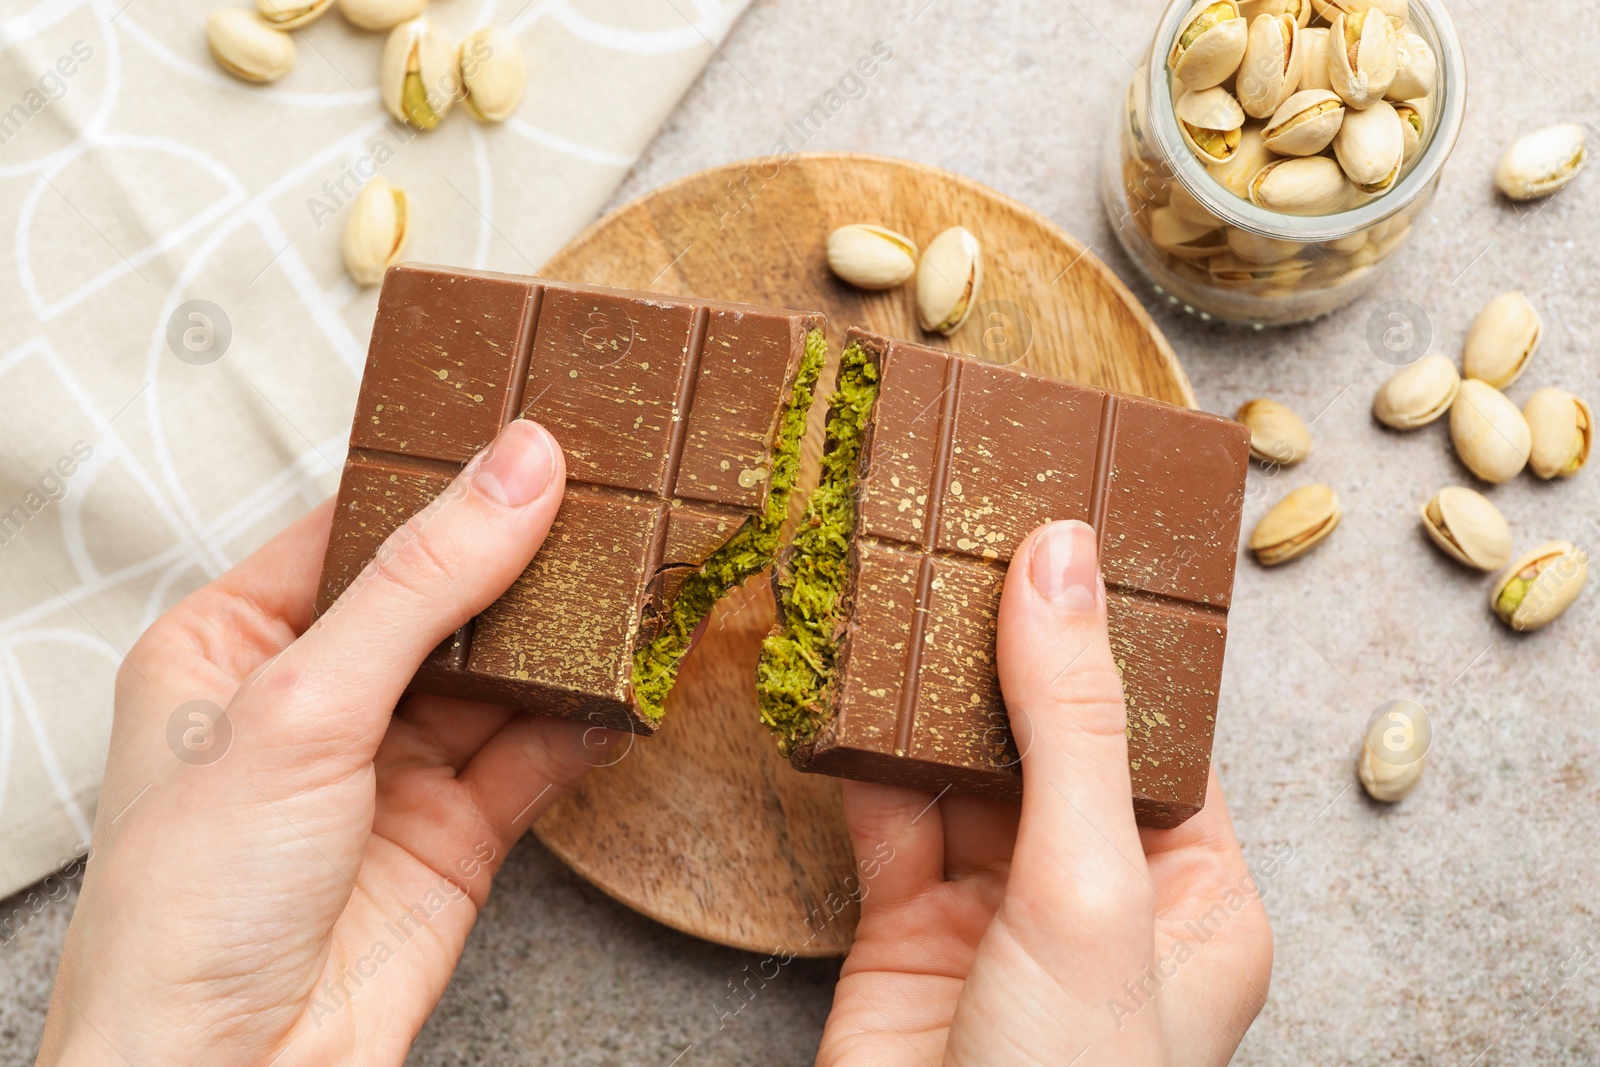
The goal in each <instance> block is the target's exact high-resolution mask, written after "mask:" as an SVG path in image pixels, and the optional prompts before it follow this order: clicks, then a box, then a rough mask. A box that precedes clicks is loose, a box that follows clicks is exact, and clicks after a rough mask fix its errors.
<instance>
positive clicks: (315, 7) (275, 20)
mask: <svg viewBox="0 0 1600 1067" xmlns="http://www.w3.org/2000/svg"><path fill="white" fill-rule="evenodd" d="M332 6H333V0H256V10H257V11H259V12H261V17H262V18H264V19H266V20H267V21H268V22H270V23H272V24H273V25H274V26H276V27H277V28H278V29H280V30H298V29H299V28H300V27H301V26H307V25H310V24H311V23H313V22H315V21H317V20H318V19H319V18H321V17H322V15H323V12H325V11H327V10H328V8H330V7H332Z"/></svg>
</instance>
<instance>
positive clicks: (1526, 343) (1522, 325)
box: [1461, 292, 1544, 389]
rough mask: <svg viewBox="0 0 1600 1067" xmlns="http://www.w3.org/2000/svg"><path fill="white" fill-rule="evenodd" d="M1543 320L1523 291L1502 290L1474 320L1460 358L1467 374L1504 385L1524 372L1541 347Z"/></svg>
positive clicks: (1502, 387)
mask: <svg viewBox="0 0 1600 1067" xmlns="http://www.w3.org/2000/svg"><path fill="white" fill-rule="evenodd" d="M1543 336H1544V323H1543V322H1541V321H1540V319H1539V313H1538V312H1537V311H1535V310H1534V307H1533V304H1532V303H1531V302H1530V301H1529V300H1528V298H1527V297H1526V296H1524V295H1523V294H1522V293H1518V292H1511V293H1501V294H1500V295H1499V296H1497V297H1495V298H1494V299H1493V300H1491V301H1489V302H1488V303H1487V304H1485V305H1484V307H1483V310H1482V311H1480V312H1478V317H1477V318H1475V319H1473V320H1472V329H1471V330H1470V331H1469V332H1468V334H1467V346H1466V350H1465V352H1464V353H1463V356H1462V360H1461V367H1462V370H1463V371H1464V372H1465V373H1466V376H1467V377H1468V378H1477V379H1478V380H1479V381H1483V382H1488V383H1489V384H1490V385H1492V386H1494V387H1495V388H1496V389H1504V388H1505V387H1506V386H1508V385H1510V384H1511V383H1512V382H1514V381H1516V380H1517V378H1518V377H1520V376H1521V375H1522V372H1523V370H1524V369H1526V368H1527V366H1528V361H1529V360H1531V359H1532V358H1533V354H1534V353H1535V352H1537V351H1538V350H1539V341H1540V339H1541V338H1543Z"/></svg>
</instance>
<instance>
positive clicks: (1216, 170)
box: [1206, 123, 1274, 200]
mask: <svg viewBox="0 0 1600 1067" xmlns="http://www.w3.org/2000/svg"><path fill="white" fill-rule="evenodd" d="M1257 126H1258V124H1257V123H1251V124H1250V125H1248V126H1246V127H1245V128H1244V129H1243V130H1242V131H1241V132H1240V136H1239V147H1238V148H1237V149H1235V151H1234V153H1233V157H1232V158H1231V159H1229V160H1228V161H1227V162H1226V163H1207V164H1206V170H1207V171H1208V172H1210V174H1211V176H1212V177H1213V178H1215V179H1216V180H1217V182H1218V184H1220V185H1221V186H1222V187H1223V188H1225V189H1227V190H1228V191H1229V192H1230V193H1232V194H1234V195H1235V196H1237V197H1239V198H1241V199H1244V200H1248V199H1249V198H1250V179H1251V178H1253V177H1255V176H1256V174H1257V173H1258V172H1259V171H1260V170H1261V168H1262V167H1264V166H1266V165H1267V164H1268V163H1271V162H1272V160H1273V159H1274V156H1273V154H1272V153H1271V152H1269V151H1267V146H1266V145H1265V144H1264V143H1263V142H1262V139H1261V130H1260V129H1258V128H1257Z"/></svg>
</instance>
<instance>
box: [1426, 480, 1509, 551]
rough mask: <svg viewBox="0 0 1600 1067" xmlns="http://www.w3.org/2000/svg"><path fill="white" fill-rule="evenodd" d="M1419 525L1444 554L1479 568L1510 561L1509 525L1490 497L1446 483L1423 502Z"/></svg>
mask: <svg viewBox="0 0 1600 1067" xmlns="http://www.w3.org/2000/svg"><path fill="white" fill-rule="evenodd" d="M1422 528H1423V529H1424V530H1426V531H1427V532H1428V537H1429V538H1430V539H1431V540H1432V541H1433V543H1434V544H1436V545H1438V546H1439V547H1440V548H1441V549H1443V550H1444V554H1445V555H1447V556H1449V557H1450V558H1451V559H1453V560H1456V561H1457V562H1458V563H1465V564H1466V565H1467V566H1469V567H1476V568H1478V569H1479V570H1480V571H1492V570H1497V569H1498V568H1500V567H1504V566H1505V565H1506V564H1507V563H1509V562H1511V527H1510V526H1507V525H1506V517H1505V516H1504V515H1502V514H1500V509H1499V508H1497V507H1495V506H1494V505H1493V504H1491V503H1490V502H1489V498H1488V497H1486V496H1484V495H1483V494H1482V493H1479V492H1477V491H1475V490H1472V489H1465V488H1462V487H1461V486H1459V485H1452V486H1447V487H1446V488H1444V489H1441V490H1439V491H1438V492H1437V493H1435V494H1434V495H1433V499H1432V500H1430V501H1428V502H1427V503H1426V504H1424V505H1422Z"/></svg>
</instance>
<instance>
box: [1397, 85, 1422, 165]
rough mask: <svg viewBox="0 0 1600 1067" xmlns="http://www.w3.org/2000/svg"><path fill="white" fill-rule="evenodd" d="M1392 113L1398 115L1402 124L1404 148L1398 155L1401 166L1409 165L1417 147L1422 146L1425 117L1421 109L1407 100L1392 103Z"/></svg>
mask: <svg viewBox="0 0 1600 1067" xmlns="http://www.w3.org/2000/svg"><path fill="white" fill-rule="evenodd" d="M1394 113H1395V114H1396V115H1399V116H1400V121H1401V122H1402V123H1403V124H1404V125H1403V126H1402V127H1401V129H1400V133H1401V136H1402V137H1404V138H1405V148H1404V151H1402V153H1401V155H1400V166H1401V168H1402V169H1403V168H1405V167H1409V166H1411V161H1412V160H1414V159H1416V158H1417V149H1419V148H1421V147H1422V135H1423V134H1424V133H1426V132H1427V119H1426V118H1424V117H1423V114H1422V109H1421V108H1419V107H1417V105H1416V104H1415V103H1412V102H1411V101H1409V100H1402V101H1400V102H1399V103H1398V104H1395V105H1394Z"/></svg>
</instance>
